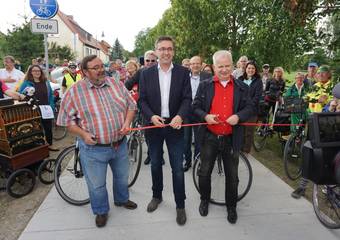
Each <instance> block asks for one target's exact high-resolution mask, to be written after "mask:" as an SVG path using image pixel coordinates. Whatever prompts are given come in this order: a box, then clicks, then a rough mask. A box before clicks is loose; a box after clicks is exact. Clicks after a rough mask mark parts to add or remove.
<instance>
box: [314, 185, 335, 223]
mask: <svg viewBox="0 0 340 240" xmlns="http://www.w3.org/2000/svg"><path fill="white" fill-rule="evenodd" d="M313 208H314V212H315V214H316V216H317V218H318V219H319V221H320V222H321V223H322V224H323V225H324V226H325V227H327V228H330V229H338V228H340V186H339V185H337V186H336V185H334V186H325V185H317V184H314V186H313Z"/></svg>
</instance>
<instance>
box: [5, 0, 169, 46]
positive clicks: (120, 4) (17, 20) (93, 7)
mask: <svg viewBox="0 0 340 240" xmlns="http://www.w3.org/2000/svg"><path fill="white" fill-rule="evenodd" d="M58 4H59V9H60V10H61V11H62V12H63V13H65V14H67V15H73V17H74V20H75V21H76V22H77V23H78V24H79V25H80V26H81V27H82V28H83V29H85V30H86V31H88V32H89V33H91V34H92V35H93V37H95V38H96V37H97V39H98V40H102V39H103V40H105V41H107V42H108V43H109V44H111V45H113V43H114V41H115V39H116V38H117V37H118V39H119V41H120V43H121V44H122V45H123V47H124V49H126V50H128V51H132V50H133V49H134V41H135V36H136V35H137V34H138V32H139V31H141V30H143V29H146V28H147V27H154V26H155V25H156V24H157V22H158V21H159V20H160V19H161V18H162V15H163V13H164V11H165V10H166V9H168V8H169V7H170V0H118V1H117V0H95V1H90V0H86V1H85V0H58ZM24 15H27V16H29V19H30V18H32V17H33V16H34V14H33V12H32V11H31V8H30V6H29V0H10V1H6V4H3V5H2V7H1V14H0V31H1V32H3V33H7V29H11V28H12V24H16V25H17V24H21V23H23V22H24V20H23V16H24ZM103 31H104V35H105V37H104V38H101V35H102V32H103Z"/></svg>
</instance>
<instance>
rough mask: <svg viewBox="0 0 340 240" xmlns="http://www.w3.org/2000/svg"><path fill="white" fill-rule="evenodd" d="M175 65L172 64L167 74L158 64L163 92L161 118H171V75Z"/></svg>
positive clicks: (160, 85)
mask: <svg viewBox="0 0 340 240" xmlns="http://www.w3.org/2000/svg"><path fill="white" fill-rule="evenodd" d="M173 68H174V65H173V64H172V63H171V65H170V67H169V69H168V70H167V71H166V72H165V71H163V70H162V68H161V66H160V65H159V64H158V76H159V87H160V90H161V117H163V118H168V117H170V111H169V96H170V86H171V73H172V69H173Z"/></svg>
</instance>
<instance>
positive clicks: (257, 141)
mask: <svg viewBox="0 0 340 240" xmlns="http://www.w3.org/2000/svg"><path fill="white" fill-rule="evenodd" d="M267 135H268V127H267V126H258V127H257V128H256V130H255V133H254V139H253V147H254V149H255V151H256V152H260V151H261V150H263V148H264V146H265V145H266V142H267Z"/></svg>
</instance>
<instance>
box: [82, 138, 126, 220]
mask: <svg viewBox="0 0 340 240" xmlns="http://www.w3.org/2000/svg"><path fill="white" fill-rule="evenodd" d="M79 149H80V161H81V164H82V168H83V171H84V175H85V179H86V183H87V187H88V190H89V194H90V202H91V208H92V212H93V213H94V214H105V213H108V212H109V209H110V204H109V200H108V194H107V190H106V174H107V166H108V165H109V166H110V168H111V171H112V180H113V184H112V185H113V199H114V202H115V203H126V202H127V201H128V200H129V190H128V178H129V160H128V151H127V144H126V138H125V139H124V140H123V142H122V143H121V144H120V145H119V146H118V147H117V149H115V148H113V147H102V146H95V145H87V144H85V143H84V141H82V140H79Z"/></svg>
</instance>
